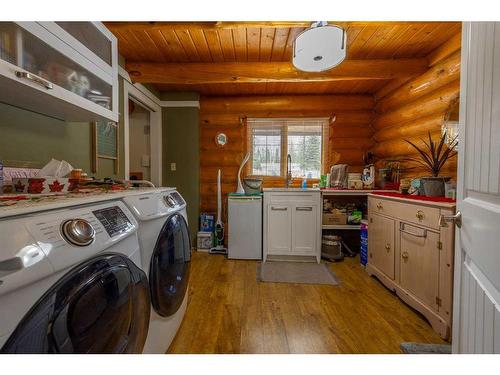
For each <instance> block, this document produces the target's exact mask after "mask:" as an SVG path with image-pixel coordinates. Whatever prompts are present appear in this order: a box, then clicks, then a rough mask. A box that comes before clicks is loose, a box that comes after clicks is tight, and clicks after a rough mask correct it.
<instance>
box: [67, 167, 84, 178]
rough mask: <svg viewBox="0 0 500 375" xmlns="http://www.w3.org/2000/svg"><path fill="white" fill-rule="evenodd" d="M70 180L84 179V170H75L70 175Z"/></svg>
mask: <svg viewBox="0 0 500 375" xmlns="http://www.w3.org/2000/svg"><path fill="white" fill-rule="evenodd" d="M70 178H73V179H75V180H79V179H80V178H82V170H81V169H73V170H72V171H71V174H70Z"/></svg>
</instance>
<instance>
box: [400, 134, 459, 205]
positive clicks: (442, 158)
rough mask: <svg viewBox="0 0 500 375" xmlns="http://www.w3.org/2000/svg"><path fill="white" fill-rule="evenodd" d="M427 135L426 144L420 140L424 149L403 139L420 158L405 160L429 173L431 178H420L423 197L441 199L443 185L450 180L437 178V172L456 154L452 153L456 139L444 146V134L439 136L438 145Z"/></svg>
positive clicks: (443, 193)
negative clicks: (427, 140)
mask: <svg viewBox="0 0 500 375" xmlns="http://www.w3.org/2000/svg"><path fill="white" fill-rule="evenodd" d="M428 135H429V142H428V143H427V142H426V141H425V140H423V139H422V142H423V144H424V145H425V147H419V146H417V145H415V144H414V143H413V142H411V141H409V140H407V139H405V141H406V142H407V143H408V144H410V145H411V146H412V147H413V148H414V149H415V150H417V152H418V154H419V156H420V158H407V160H410V161H413V162H415V163H417V164H419V165H421V166H423V167H425V168H426V169H427V170H429V171H430V172H431V174H432V176H430V177H422V181H423V187H424V192H425V195H426V196H427V197H442V196H444V195H445V190H444V184H445V182H446V181H448V180H449V179H450V178H449V177H439V172H440V171H441V169H442V168H443V166H444V165H445V164H446V162H447V161H448V160H449V159H451V158H452V157H454V156H455V155H456V154H457V152H456V151H454V149H455V148H456V143H457V142H456V137H455V138H454V139H452V140H450V141H448V144H446V134H442V135H441V138H440V140H439V143H436V142H434V140H433V139H432V136H431V132H428Z"/></svg>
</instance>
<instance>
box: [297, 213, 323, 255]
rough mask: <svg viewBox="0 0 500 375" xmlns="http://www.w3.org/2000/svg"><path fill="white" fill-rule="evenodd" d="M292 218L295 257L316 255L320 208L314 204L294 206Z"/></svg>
mask: <svg viewBox="0 0 500 375" xmlns="http://www.w3.org/2000/svg"><path fill="white" fill-rule="evenodd" d="M292 216H293V219H292V228H293V233H292V248H293V250H292V252H293V253H294V255H315V254H316V241H317V238H316V237H317V233H318V231H317V221H318V206H316V205H312V204H300V205H294V206H293V214H292Z"/></svg>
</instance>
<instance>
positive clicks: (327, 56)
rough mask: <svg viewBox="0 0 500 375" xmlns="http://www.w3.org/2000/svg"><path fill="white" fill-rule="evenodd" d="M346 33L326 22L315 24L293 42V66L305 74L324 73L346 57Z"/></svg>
mask: <svg viewBox="0 0 500 375" xmlns="http://www.w3.org/2000/svg"><path fill="white" fill-rule="evenodd" d="M346 43H347V38H346V32H345V30H344V29H342V28H341V27H338V26H334V25H328V24H327V23H326V21H319V22H314V23H313V24H312V25H311V27H310V28H309V29H307V30H304V31H303V32H302V33H300V34H299V35H298V36H297V38H295V41H294V42H293V60H292V63H293V66H295V68H297V69H298V70H301V71H304V72H322V71H325V70H328V69H331V68H333V67H335V66H337V65H339V64H340V63H341V62H342V61H344V59H345V57H346Z"/></svg>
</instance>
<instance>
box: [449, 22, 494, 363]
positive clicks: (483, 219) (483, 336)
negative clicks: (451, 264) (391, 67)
mask: <svg viewBox="0 0 500 375" xmlns="http://www.w3.org/2000/svg"><path fill="white" fill-rule="evenodd" d="M459 148H460V153H461V154H460V158H459V164H458V165H459V167H458V169H459V170H458V195H457V198H458V200H457V209H458V210H459V211H460V212H461V213H462V226H461V228H460V229H458V230H457V237H456V250H455V284H454V311H453V352H454V353H500V23H492V22H472V23H468V22H466V23H464V24H463V31H462V72H461V97H460V145H459Z"/></svg>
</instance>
